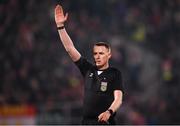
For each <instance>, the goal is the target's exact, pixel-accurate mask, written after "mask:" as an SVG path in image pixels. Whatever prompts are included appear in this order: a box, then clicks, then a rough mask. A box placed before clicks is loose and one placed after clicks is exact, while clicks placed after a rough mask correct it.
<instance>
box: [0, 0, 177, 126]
mask: <svg viewBox="0 0 180 126" xmlns="http://www.w3.org/2000/svg"><path fill="white" fill-rule="evenodd" d="M57 4H61V5H62V6H63V8H64V11H65V12H68V13H69V17H68V20H67V22H66V24H65V26H66V29H67V31H68V33H69V35H70V36H71V38H72V40H73V42H74V44H75V46H76V47H77V49H78V50H79V51H80V52H81V54H82V55H83V56H85V57H86V58H88V59H89V60H90V61H92V62H93V60H92V54H91V47H92V44H93V43H94V42H98V41H106V42H109V43H110V44H111V46H112V50H113V56H112V59H111V64H112V65H114V66H116V67H117V68H118V69H120V70H121V71H122V74H123V81H124V88H125V94H124V99H123V104H122V106H121V108H120V109H119V110H118V114H117V118H118V120H117V122H118V123H119V124H130V125H133V124H137V125H144V124H145V125H150V124H180V120H179V117H180V100H178V99H179V98H178V97H179V96H180V93H179V90H180V85H179V80H180V69H179V67H180V65H179V64H180V51H179V45H180V44H179V40H180V29H179V28H180V0H86V1H85V0H61V1H56V0H54V1H53V0H1V1H0V105H1V106H7V105H22V104H25V105H33V106H35V108H36V110H37V116H36V124H79V123H80V122H81V114H82V98H83V79H82V77H81V75H80V72H79V70H78V69H77V68H76V66H75V65H74V64H73V62H72V61H71V59H70V58H69V56H68V54H67V53H66V52H65V49H64V48H63V46H62V44H61V43H60V39H59V36H58V32H57V28H56V24H55V21H54V8H55V6H56V5H57Z"/></svg>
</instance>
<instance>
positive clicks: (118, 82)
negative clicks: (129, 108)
mask: <svg viewBox="0 0 180 126" xmlns="http://www.w3.org/2000/svg"><path fill="white" fill-rule="evenodd" d="M113 83H114V90H121V91H122V92H124V88H123V80H122V74H121V72H120V71H119V70H116V71H115V74H114V82H113Z"/></svg>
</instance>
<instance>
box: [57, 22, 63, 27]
mask: <svg viewBox="0 0 180 126" xmlns="http://www.w3.org/2000/svg"><path fill="white" fill-rule="evenodd" d="M56 25H57V27H63V26H64V23H57V24H56Z"/></svg>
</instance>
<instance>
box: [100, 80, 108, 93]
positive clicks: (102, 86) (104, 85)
mask: <svg viewBox="0 0 180 126" xmlns="http://www.w3.org/2000/svg"><path fill="white" fill-rule="evenodd" d="M100 89H101V91H103V92H104V91H106V90H107V82H101V88H100Z"/></svg>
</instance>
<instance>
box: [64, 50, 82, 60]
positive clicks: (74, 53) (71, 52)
mask: <svg viewBox="0 0 180 126" xmlns="http://www.w3.org/2000/svg"><path fill="white" fill-rule="evenodd" d="M67 52H68V54H69V56H70V57H71V59H72V60H73V62H76V61H78V60H79V59H80V57H81V54H80V53H79V52H78V51H77V49H76V48H75V47H72V48H70V49H69V50H67Z"/></svg>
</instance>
